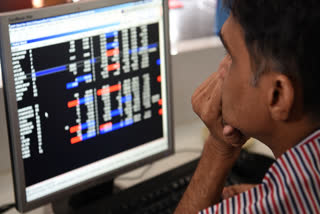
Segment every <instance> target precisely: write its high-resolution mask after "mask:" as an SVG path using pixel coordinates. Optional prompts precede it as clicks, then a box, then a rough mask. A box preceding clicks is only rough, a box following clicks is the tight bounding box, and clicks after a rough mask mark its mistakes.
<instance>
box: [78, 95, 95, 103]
mask: <svg viewBox="0 0 320 214" xmlns="http://www.w3.org/2000/svg"><path fill="white" fill-rule="evenodd" d="M92 101H93V96H88V97H83V98H80V99H79V105H82V104H86V103H90V102H92Z"/></svg>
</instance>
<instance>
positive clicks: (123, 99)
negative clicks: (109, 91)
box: [121, 95, 132, 103]
mask: <svg viewBox="0 0 320 214" xmlns="http://www.w3.org/2000/svg"><path fill="white" fill-rule="evenodd" d="M131 100H132V95H128V96H125V97H122V98H121V102H122V103H126V102H130V101H131Z"/></svg>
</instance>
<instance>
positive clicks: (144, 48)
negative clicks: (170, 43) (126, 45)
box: [129, 43, 158, 54]
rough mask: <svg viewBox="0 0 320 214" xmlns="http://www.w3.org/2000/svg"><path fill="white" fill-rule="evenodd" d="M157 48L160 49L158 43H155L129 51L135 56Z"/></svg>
mask: <svg viewBox="0 0 320 214" xmlns="http://www.w3.org/2000/svg"><path fill="white" fill-rule="evenodd" d="M157 47H158V44H157V43H154V44H150V45H148V46H145V47H140V48H136V49H132V50H129V54H133V53H137V52H142V51H146V50H148V49H152V48H157Z"/></svg>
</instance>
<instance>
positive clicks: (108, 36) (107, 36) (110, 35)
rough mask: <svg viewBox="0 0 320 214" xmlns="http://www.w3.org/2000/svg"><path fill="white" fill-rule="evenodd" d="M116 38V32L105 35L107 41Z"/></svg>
mask: <svg viewBox="0 0 320 214" xmlns="http://www.w3.org/2000/svg"><path fill="white" fill-rule="evenodd" d="M116 36H118V31H114V32H110V33H106V38H107V39H109V38H113V37H116Z"/></svg>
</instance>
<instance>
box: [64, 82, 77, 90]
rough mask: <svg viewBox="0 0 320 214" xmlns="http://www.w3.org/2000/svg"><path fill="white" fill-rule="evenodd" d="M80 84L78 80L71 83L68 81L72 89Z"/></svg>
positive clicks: (68, 86)
mask: <svg viewBox="0 0 320 214" xmlns="http://www.w3.org/2000/svg"><path fill="white" fill-rule="evenodd" d="M78 86H79V83H78V82H70V83H67V89H72V88H76V87H78Z"/></svg>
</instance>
